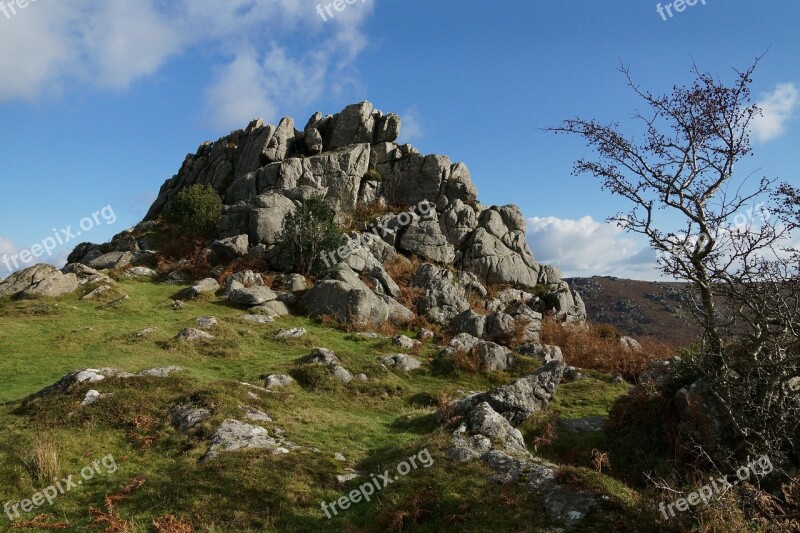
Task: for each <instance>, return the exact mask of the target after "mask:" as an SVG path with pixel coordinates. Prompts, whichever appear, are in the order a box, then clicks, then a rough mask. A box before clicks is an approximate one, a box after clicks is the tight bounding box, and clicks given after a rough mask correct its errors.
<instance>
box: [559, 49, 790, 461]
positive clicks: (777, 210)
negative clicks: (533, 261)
mask: <svg viewBox="0 0 800 533" xmlns="http://www.w3.org/2000/svg"><path fill="white" fill-rule="evenodd" d="M759 59H760V58H759ZM757 64H758V59H757V60H756V61H755V62H754V63H753V64H752V65H751V66H750V67H749V68H747V69H746V70H744V71H736V78H735V81H734V82H733V83H731V84H730V85H726V84H724V83H723V82H721V81H719V80H718V79H716V78H715V77H714V76H712V75H710V74H707V73H701V72H700V71H699V69H698V68H697V66H696V65H695V66H694V68H693V74H694V75H695V80H694V81H693V83H691V84H690V85H687V86H675V87H673V89H672V92H671V93H669V94H666V95H663V96H656V95H654V94H652V93H650V92H648V91H645V90H643V89H641V88H640V87H639V86H638V85H637V84H636V83H635V82H634V81H633V78H632V76H631V74H630V71H629V70H628V69H627V68H625V67H621V68H620V70H621V72H622V73H623V74H624V75H625V77H626V79H627V81H628V85H629V86H630V87H631V88H632V89H633V91H634V92H635V93H636V94H637V95H638V96H639V97H640V98H641V99H642V100H643V101H644V103H645V104H646V105H647V110H646V111H645V112H639V111H637V112H635V113H634V115H633V117H634V119H635V120H636V124H638V125H639V126H641V128H642V130H641V134H640V137H641V140H639V141H637V140H636V138H634V137H631V136H626V135H625V134H623V133H622V132H621V130H620V127H619V124H618V123H612V124H609V125H606V124H602V123H600V122H598V121H595V120H582V119H572V120H566V121H565V122H564V123H563V124H562V125H560V126H558V127H554V128H550V131H553V132H556V133H569V134H576V135H579V136H581V137H583V138H584V140H585V141H586V142H587V144H588V146H589V147H591V148H592V149H593V150H594V151H595V152H596V155H597V158H595V159H593V160H590V159H580V160H578V161H577V162H576V164H575V169H574V171H575V174H587V173H588V174H590V175H593V176H594V177H596V178H598V179H600V180H601V183H602V188H603V190H607V191H610V192H611V193H612V194H614V195H617V196H620V197H622V198H625V199H626V200H628V202H629V204H630V205H631V208H630V209H629V210H628V211H627V212H621V213H618V214H617V215H615V216H613V217H611V218H610V219H609V221H613V222H616V223H617V224H618V225H620V226H621V227H622V228H624V229H626V230H628V231H631V232H635V233H639V234H642V235H645V236H646V237H647V238H648V240H649V241H650V244H651V245H652V246H653V247H654V248H655V250H656V251H657V252H658V254H659V265H660V268H661V270H662V271H663V272H664V273H665V274H666V275H667V276H668V277H670V278H674V279H678V280H683V281H687V282H689V283H690V285H691V286H692V287H693V288H694V289H695V290H696V294H697V295H698V298H697V302H696V305H694V306H693V309H692V311H693V314H694V316H695V318H696V319H697V321H698V322H699V324H700V325H701V326H702V330H703V333H704V334H703V341H704V342H703V350H702V351H703V354H704V370H705V371H706V373H707V378H708V380H709V382H710V383H711V385H712V386H711V387H710V390H712V391H713V395H714V396H715V397H716V399H717V400H718V401H719V404H720V406H721V408H722V410H723V412H724V414H725V416H726V418H727V419H728V422H729V425H730V427H732V428H733V430H734V432H735V434H736V435H737V436H738V437H741V438H742V439H744V440H747V441H750V440H754V441H759V442H760V444H762V445H763V444H764V443H765V442H767V443H769V442H768V441H770V440H772V441H774V442H773V444H776V445H778V446H779V447H781V446H782V447H784V448H785V445H786V444H787V442H788V443H789V445H790V446H792V447H793V440H792V439H793V438H794V437H795V435H796V433H797V431H798V423H797V422H795V421H792V420H791V417H794V420H797V414H798V401H797V396H798V395H797V394H796V393H795V394H794V395H792V391H793V388H792V387H793V385H787V384H791V383H795V381H793V380H798V379H800V378H798V375H800V371H799V370H798V368H800V367H799V365H798V359H797V344H798V321H800V291H799V290H798V279H799V278H798V264H800V263H799V262H798V260H799V259H800V253H799V252H798V251H797V250H795V249H791V248H789V247H788V246H787V245H786V242H787V239H788V237H789V236H790V235H791V233H792V231H794V230H795V229H797V227H798V220H800V218H798V215H800V193H799V192H798V190H797V189H794V188H793V187H791V186H789V185H782V186H780V187H776V182H775V180H771V179H767V178H758V179H753V174H752V173H751V174H748V175H746V176H741V175H740V173H739V172H740V171H739V163H741V161H742V160H743V159H744V158H746V157H748V156H750V155H751V154H752V153H753V149H752V145H751V139H750V131H751V123H752V121H753V119H754V118H755V117H757V116H758V115H759V114H760V113H761V110H760V109H759V108H758V106H757V105H756V104H753V103H751V100H750V84H751V83H752V74H753V72H754V70H755V68H756V65H757ZM759 200H764V201H763V202H762V203H760V204H758V206H756V202H758V201H759ZM743 215H744V218H745V222H744V223H734V221H735V219H736V218H737V217H741V216H743ZM758 219H760V220H758ZM787 386H788V388H787ZM795 392H796V390H795ZM737 395H738V397H737ZM759 395H760V396H761V398H760V399H758V401H756V402H755V403H753V402H751V404H752V405H751V407H752V408H750V407H748V408H742V405H743V403H742V401H743V400H747V401H751V400H752V399H753V397H755V396H759ZM758 417H760V420H755V418H758ZM786 422H789V423H788V424H787V423H786ZM777 423H782V427H779V428H770V425H774V424H777Z"/></svg>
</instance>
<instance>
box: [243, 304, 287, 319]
mask: <svg viewBox="0 0 800 533" xmlns="http://www.w3.org/2000/svg"><path fill="white" fill-rule="evenodd" d="M250 312H251V313H260V314H265V315H267V316H271V317H273V318H274V317H278V316H286V315H288V314H289V308H288V307H286V304H284V303H283V302H281V301H280V300H272V301H270V302H266V303H263V304H261V305H257V306H255V307H251V308H250Z"/></svg>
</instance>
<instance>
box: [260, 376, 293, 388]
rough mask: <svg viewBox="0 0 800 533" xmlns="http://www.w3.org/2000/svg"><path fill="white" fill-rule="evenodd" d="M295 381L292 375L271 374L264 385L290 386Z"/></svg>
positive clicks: (274, 386) (269, 386)
mask: <svg viewBox="0 0 800 533" xmlns="http://www.w3.org/2000/svg"><path fill="white" fill-rule="evenodd" d="M292 383H294V379H292V376H287V375H286V374H270V375H269V376H267V378H266V380H265V381H264V387H265V388H267V389H273V388H276V387H278V388H283V387H288V386H289V385H291V384H292Z"/></svg>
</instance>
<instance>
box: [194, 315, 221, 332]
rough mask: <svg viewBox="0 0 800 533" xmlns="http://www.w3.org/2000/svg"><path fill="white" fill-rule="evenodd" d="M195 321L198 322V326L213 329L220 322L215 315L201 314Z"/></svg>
mask: <svg viewBox="0 0 800 533" xmlns="http://www.w3.org/2000/svg"><path fill="white" fill-rule="evenodd" d="M195 322H197V326H198V327H200V328H203V329H211V328H213V327H216V326H217V325H218V324H219V322H217V319H216V318H214V317H213V316H201V317H199V318H198V319H197V320H196V321H195Z"/></svg>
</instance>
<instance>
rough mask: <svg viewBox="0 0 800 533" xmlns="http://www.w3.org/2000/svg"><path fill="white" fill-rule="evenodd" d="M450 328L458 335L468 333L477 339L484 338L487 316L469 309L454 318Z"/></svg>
mask: <svg viewBox="0 0 800 533" xmlns="http://www.w3.org/2000/svg"><path fill="white" fill-rule="evenodd" d="M450 327H452V328H453V331H455V332H457V333H467V334H469V335H471V336H473V337H477V338H480V337H484V336H485V335H486V316H485V315H479V314H478V313H476V312H475V311H473V310H472V309H467V310H466V311H464V312H463V313H459V314H458V315H456V316H455V317H453V321H452V322H451V323H450Z"/></svg>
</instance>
